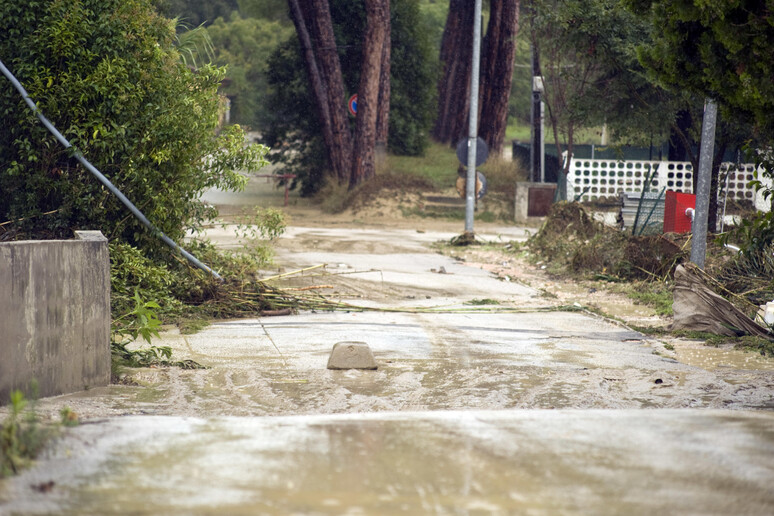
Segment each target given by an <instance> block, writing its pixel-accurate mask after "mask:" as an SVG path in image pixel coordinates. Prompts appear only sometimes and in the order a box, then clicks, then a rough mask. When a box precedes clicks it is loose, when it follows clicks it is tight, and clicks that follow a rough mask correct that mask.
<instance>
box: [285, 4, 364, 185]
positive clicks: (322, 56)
mask: <svg viewBox="0 0 774 516" xmlns="http://www.w3.org/2000/svg"><path fill="white" fill-rule="evenodd" d="M300 5H301V6H302V9H303V11H304V14H305V18H306V21H307V24H308V26H309V29H310V32H311V34H312V37H313V38H314V40H315V43H316V45H315V57H316V60H317V64H318V68H319V69H320V72H321V77H322V82H323V84H324V85H325V93H326V103H327V106H328V114H329V116H328V119H327V120H324V121H323V124H330V127H331V133H332V142H331V145H330V146H329V147H328V153H329V155H330V161H331V165H332V167H333V170H334V173H335V174H336V176H337V177H338V178H339V181H341V182H343V181H345V180H346V179H347V178H348V176H349V171H350V167H351V163H352V134H351V132H350V129H349V121H348V119H347V106H346V98H345V95H344V82H343V79H342V75H341V64H340V63H339V54H338V51H337V47H336V38H335V36H334V33H333V21H332V20H331V12H330V8H329V6H328V0H301V4H300ZM307 13H308V14H307ZM359 105H360V98H359V97H358V107H359ZM321 111H322V109H321Z"/></svg>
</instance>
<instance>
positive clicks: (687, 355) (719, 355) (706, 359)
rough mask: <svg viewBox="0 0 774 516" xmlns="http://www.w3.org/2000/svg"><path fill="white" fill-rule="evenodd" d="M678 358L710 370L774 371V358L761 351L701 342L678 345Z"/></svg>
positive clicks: (676, 351)
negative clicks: (702, 343)
mask: <svg viewBox="0 0 774 516" xmlns="http://www.w3.org/2000/svg"><path fill="white" fill-rule="evenodd" d="M675 354H676V358H677V360H679V361H680V362H682V363H684V364H688V365H692V366H695V367H701V368H702V369H706V370H708V371H715V370H718V369H722V368H726V369H742V370H748V371H774V360H772V359H771V357H765V356H761V355H760V354H759V353H755V352H752V351H744V350H741V349H733V348H713V347H707V346H703V345H701V344H698V345H691V344H684V345H678V346H677V347H676V349H675Z"/></svg>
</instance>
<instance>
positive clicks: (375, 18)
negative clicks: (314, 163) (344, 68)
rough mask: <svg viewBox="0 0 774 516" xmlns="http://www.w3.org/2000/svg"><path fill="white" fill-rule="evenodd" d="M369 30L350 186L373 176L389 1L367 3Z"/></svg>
mask: <svg viewBox="0 0 774 516" xmlns="http://www.w3.org/2000/svg"><path fill="white" fill-rule="evenodd" d="M365 9H366V30H365V37H364V38H363V64H362V66H361V68H360V84H359V86H358V89H357V122H356V124H355V144H354V149H353V156H352V173H351V174H350V181H349V187H350V188H353V187H355V186H357V185H359V184H360V183H362V182H363V181H365V180H367V179H370V178H371V177H373V175H374V173H375V166H374V147H375V145H376V119H377V111H378V109H377V105H378V102H379V84H380V77H381V72H382V66H381V61H382V53H383V50H384V40H385V38H386V36H387V27H388V25H389V17H390V11H389V8H388V7H387V1H386V0H365Z"/></svg>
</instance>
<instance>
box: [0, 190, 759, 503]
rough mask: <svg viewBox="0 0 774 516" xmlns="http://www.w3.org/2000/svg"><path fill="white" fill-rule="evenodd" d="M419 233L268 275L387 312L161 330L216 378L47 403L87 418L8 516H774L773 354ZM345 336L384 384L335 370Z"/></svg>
mask: <svg viewBox="0 0 774 516" xmlns="http://www.w3.org/2000/svg"><path fill="white" fill-rule="evenodd" d="M253 194H254V193H251V195H253ZM416 224H417V227H415V228H407V227H379V228H374V227H364V226H362V225H353V226H352V227H347V226H345V225H343V224H340V223H338V222H337V223H335V224H334V223H332V224H330V225H329V226H328V227H319V226H318V227H312V226H302V225H296V226H293V227H291V228H289V230H288V232H287V234H286V235H285V236H283V237H282V238H281V239H280V240H279V241H278V244H277V258H276V267H275V269H272V270H270V271H266V275H267V276H268V275H275V274H278V273H286V272H289V271H293V270H297V269H303V268H307V267H312V266H316V265H320V264H327V265H326V267H325V269H323V270H324V271H325V273H326V275H324V276H319V275H312V274H309V275H305V276H301V277H296V276H294V277H293V278H292V279H291V280H290V282H289V283H287V284H288V285H293V286H298V287H305V286H309V285H320V284H325V285H326V289H325V295H327V296H330V297H332V298H334V299H340V300H342V301H346V302H349V303H353V304H358V305H361V306H368V307H372V308H379V309H381V310H382V311H369V312H358V311H352V312H343V311H341V312H335V313H327V312H321V313H315V312H312V311H310V312H301V313H298V314H294V315H287V316H279V317H263V318H253V319H243V320H233V321H217V322H214V323H213V324H212V325H210V326H209V327H207V328H205V329H204V330H202V331H200V332H198V333H196V334H193V335H181V334H180V332H179V331H177V330H176V329H171V328H170V329H168V330H167V331H165V332H164V334H163V335H162V338H161V339H160V340H159V341H157V342H155V344H159V345H168V346H170V347H171V348H172V349H173V353H174V356H175V358H177V359H193V360H196V361H198V362H200V363H202V364H204V365H206V366H208V367H209V369H205V370H193V371H188V370H180V369H176V368H159V369H156V368H154V369H138V370H130V371H127V378H126V380H127V383H128V384H126V385H111V386H109V387H107V388H100V389H92V390H89V391H85V392H82V393H77V394H73V395H67V396H60V397H56V398H48V399H45V400H41V401H40V403H39V411H40V413H41V414H43V415H44V417H51V418H52V419H54V418H56V417H58V413H59V410H61V409H62V408H63V407H70V408H71V409H72V410H73V411H74V412H75V413H77V414H78V415H79V416H80V418H81V420H82V422H83V424H81V425H80V426H79V427H77V428H73V429H67V430H66V431H65V433H64V435H63V437H62V438H61V439H60V440H58V441H56V442H55V443H53V444H52V446H51V447H50V448H49V449H48V450H47V452H46V454H45V455H44V457H42V458H41V460H40V461H39V462H38V464H37V465H36V466H34V467H33V468H31V469H30V470H28V471H26V472H25V473H23V474H22V475H21V476H19V477H16V478H13V479H8V480H3V481H0V514H2V515H6V514H9V515H11V514H14V515H15V514H19V515H21V514H73V515H75V514H78V515H80V514H94V515H103V514H105V515H110V514H138V515H144V514H149V515H150V514H195V515H199V514H216V513H218V514H464V515H467V514H521V513H527V514H557V513H560V514H653V513H657V512H663V513H666V514H762V515H763V514H772V513H774V490H772V488H771V486H772V485H774V412H772V410H771V409H773V408H774V361H772V360H771V359H770V358H766V357H760V356H758V355H751V354H749V353H748V354H745V353H743V352H741V351H738V350H730V349H715V348H706V347H703V346H700V345H699V344H698V343H696V342H694V341H681V340H679V339H678V340H675V341H673V340H670V341H669V342H664V341H662V340H659V339H653V338H649V337H647V336H645V335H642V334H640V333H638V332H636V331H632V330H631V329H629V328H628V327H627V326H626V325H625V324H621V323H619V322H616V321H612V320H609V319H606V318H604V317H601V316H598V315H595V314H593V313H591V312H589V311H583V310H582V309H581V308H579V307H577V306H573V304H574V303H577V304H578V305H585V304H586V302H588V301H589V297H590V296H591V294H588V295H587V294H585V291H584V290H583V289H577V288H567V289H566V291H567V292H571V295H572V296H576V297H567V295H563V296H560V297H558V296H557V295H554V294H552V291H551V289H552V288H554V287H551V286H548V285H549V284H548V283H546V282H544V283H536V282H535V281H533V279H534V278H527V277H526V276H524V275H520V273H519V270H518V269H519V268H520V267H521V268H523V269H524V270H526V268H527V267H528V266H526V264H520V263H519V262H518V261H514V262H513V263H510V264H507V265H506V264H504V263H502V264H496V265H497V267H500V269H503V270H504V269H508V272H507V274H506V273H503V272H502V271H500V272H495V271H494V270H493V268H491V267H485V266H484V265H483V264H479V263H476V262H474V261H473V258H472V257H470V258H465V257H464V256H457V257H456V258H455V257H451V256H448V255H444V254H439V253H438V252H437V250H436V248H435V247H434V244H435V243H436V242H437V241H439V240H448V239H449V238H451V237H452V236H454V235H455V233H454V232H453V231H451V230H450V228H448V227H446V226H444V225H439V224H435V223H434V222H431V223H429V224H428V226H427V227H422V226H421V224H422V221H419V222H416ZM387 226H389V225H387ZM481 235H482V237H484V238H485V239H488V240H490V241H500V242H502V241H510V240H521V239H524V238H525V237H526V231H525V230H524V228H517V227H509V226H502V227H500V226H494V225H489V226H486V227H485V228H483V230H482V231H481ZM210 236H211V237H212V238H213V240H214V241H215V242H217V243H218V245H221V246H224V247H229V246H236V245H237V243H236V240H235V238H234V235H233V231H231V230H230V229H228V228H227V229H220V228H213V229H212V230H210ZM514 260H515V259H514ZM321 271H322V270H316V271H315V274H319V273H320V272H321ZM522 272H524V271H522ZM559 288H563V287H561V286H559V285H557V286H556V289H559ZM555 291H556V290H555ZM548 294H551V295H548ZM594 298H595V299H596V300H597V301H599V303H602V302H608V303H609V305H610V306H615V305H621V304H623V302H622V301H621V299H618V298H611V299H607V300H606V299H605V298H604V295H603V294H600V293H595V294H594ZM482 300H485V301H486V304H484V305H481V304H480V303H481V302H482ZM477 303H478V304H477ZM566 305H570V306H571V308H570V309H568V308H566ZM472 307H477V308H478V309H480V311H478V312H474V313H462V312H460V310H467V311H469V310H470V309H471V308H472ZM482 307H483V308H482ZM562 307H564V308H562ZM407 308H412V310H407ZM430 308H436V309H440V308H442V309H443V310H441V312H444V311H445V312H446V313H440V312H438V313H436V312H428V311H426V310H428V309H430ZM624 308H626V309H627V310H628V311H630V312H635V311H634V310H629V307H624ZM568 310H571V311H568ZM455 311H457V313H455ZM636 312H637V316H638V317H653V314H652V313H648V309H647V308H644V307H638V308H637V310H636ZM339 341H360V342H365V343H366V344H368V345H369V346H370V348H371V349H372V351H373V353H374V356H375V358H376V361H377V364H378V369H377V370H376V371H357V370H349V371H332V370H328V369H326V362H327V360H328V355H329V353H330V351H331V348H332V347H333V345H334V344H335V343H336V342H339ZM4 410H7V409H4ZM0 415H2V414H0Z"/></svg>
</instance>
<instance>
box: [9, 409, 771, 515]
mask: <svg viewBox="0 0 774 516" xmlns="http://www.w3.org/2000/svg"><path fill="white" fill-rule="evenodd" d="M67 443H68V445H67V447H61V446H60V447H59V448H58V450H57V451H56V452H54V453H52V454H51V456H50V457H49V458H48V460H47V462H48V464H49V467H48V469H47V470H45V471H43V470H39V469H38V470H32V471H30V472H27V473H25V474H24V475H22V477H19V478H16V479H13V480H11V481H10V484H12V487H17V486H19V485H20V484H21V485H22V488H23V485H24V484H27V485H43V484H44V483H50V482H53V483H54V486H55V487H54V488H53V489H52V490H51V491H50V492H47V493H40V492H37V491H35V490H29V491H28V492H27V496H26V498H25V499H24V501H23V502H22V501H19V500H17V501H16V502H11V503H10V504H8V505H6V506H5V507H4V511H5V512H4V514H59V515H84V514H99V515H120V514H134V515H156V514H190V515H200V514H201V515H204V514H216V513H219V514H245V515H247V514H250V515H254V514H270V515H285V514H460V515H470V514H502V515H505V514H536V515H543V514H545V515H548V514H594V515H606V514H611V515H614V514H627V515H628V514H632V515H636V514H658V513H664V514H706V515H712V514H717V515H727V514H771V513H772V511H774V495H772V491H771V485H772V484H771V482H772V480H774V462H772V460H771V458H772V457H774V414H771V413H750V412H728V411H669V410H654V411H639V410H637V411H632V410H622V411H621V410H619V411H572V410H565V411H545V410H527V411H496V412H491V411H489V412H488V411H465V412H448V411H442V412H419V413H389V414H370V415H341V416H294V417H268V418H216V419H199V418H176V417H128V418H118V419H112V420H110V421H107V422H103V423H100V424H94V425H84V426H81V427H79V428H77V429H75V430H73V431H72V433H71V436H70V437H69V438H68V440H67ZM73 457H78V459H77V460H75V459H74V458H73ZM17 508H20V512H16V509H17Z"/></svg>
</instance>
